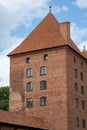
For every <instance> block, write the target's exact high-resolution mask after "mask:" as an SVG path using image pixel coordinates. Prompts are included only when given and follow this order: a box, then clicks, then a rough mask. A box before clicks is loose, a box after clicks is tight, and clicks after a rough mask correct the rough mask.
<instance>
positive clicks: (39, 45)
mask: <svg viewBox="0 0 87 130" xmlns="http://www.w3.org/2000/svg"><path fill="white" fill-rule="evenodd" d="M62 32H63V31H61V29H60V23H59V22H58V21H57V20H56V18H55V17H54V15H53V14H52V13H49V14H48V15H47V16H46V17H45V18H44V19H43V20H42V21H41V23H40V24H39V25H38V26H37V27H36V28H35V29H34V30H33V31H32V32H31V33H30V35H28V37H27V38H26V39H25V40H24V41H23V42H22V43H21V44H20V45H19V46H18V47H17V48H15V49H14V50H13V51H11V52H10V53H9V54H8V56H11V55H15V54H20V53H26V52H31V51H36V50H41V49H46V48H52V47H56V46H63V45H69V46H70V47H72V48H73V49H74V50H75V51H77V52H78V53H81V52H80V50H79V49H78V47H77V46H76V45H75V44H74V42H73V41H72V40H71V39H70V38H69V40H68V41H67V40H66V39H65V37H64V35H62ZM65 35H66V34H65Z"/></svg>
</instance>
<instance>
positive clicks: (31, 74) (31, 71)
mask: <svg viewBox="0 0 87 130" xmlns="http://www.w3.org/2000/svg"><path fill="white" fill-rule="evenodd" d="M27 76H28V77H31V76H33V70H32V68H29V69H27Z"/></svg>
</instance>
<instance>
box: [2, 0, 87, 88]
mask: <svg viewBox="0 0 87 130" xmlns="http://www.w3.org/2000/svg"><path fill="white" fill-rule="evenodd" d="M49 5H51V6H52V13H53V14H54V15H55V17H56V18H57V20H58V21H59V22H64V21H70V23H71V37H72V39H73V40H74V42H75V43H76V44H77V46H78V47H79V48H80V50H82V48H83V46H84V45H85V46H86V48H87V0H25V1H24V0H0V86H6V85H9V68H10V65H9V58H8V57H7V56H6V55H7V54H8V53H9V52H10V51H11V50H12V49H14V48H15V47H16V46H18V45H19V44H20V43H21V41H22V40H23V39H24V38H26V36H27V35H28V34H29V33H30V32H31V31H32V30H33V29H34V28H35V27H36V26H37V25H38V24H39V22H40V21H41V20H42V19H43V18H44V17H45V16H46V15H47V14H48V12H49V8H48V7H49Z"/></svg>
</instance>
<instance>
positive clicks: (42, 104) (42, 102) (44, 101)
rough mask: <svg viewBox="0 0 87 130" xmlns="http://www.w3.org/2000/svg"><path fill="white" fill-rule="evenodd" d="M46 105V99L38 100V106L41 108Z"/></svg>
mask: <svg viewBox="0 0 87 130" xmlns="http://www.w3.org/2000/svg"><path fill="white" fill-rule="evenodd" d="M46 104H47V99H46V97H41V98H40V105H41V106H46Z"/></svg>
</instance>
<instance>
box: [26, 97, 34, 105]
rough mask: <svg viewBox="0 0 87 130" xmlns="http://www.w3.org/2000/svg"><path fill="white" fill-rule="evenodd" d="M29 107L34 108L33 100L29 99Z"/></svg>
mask: <svg viewBox="0 0 87 130" xmlns="http://www.w3.org/2000/svg"><path fill="white" fill-rule="evenodd" d="M27 107H33V99H32V98H27Z"/></svg>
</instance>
